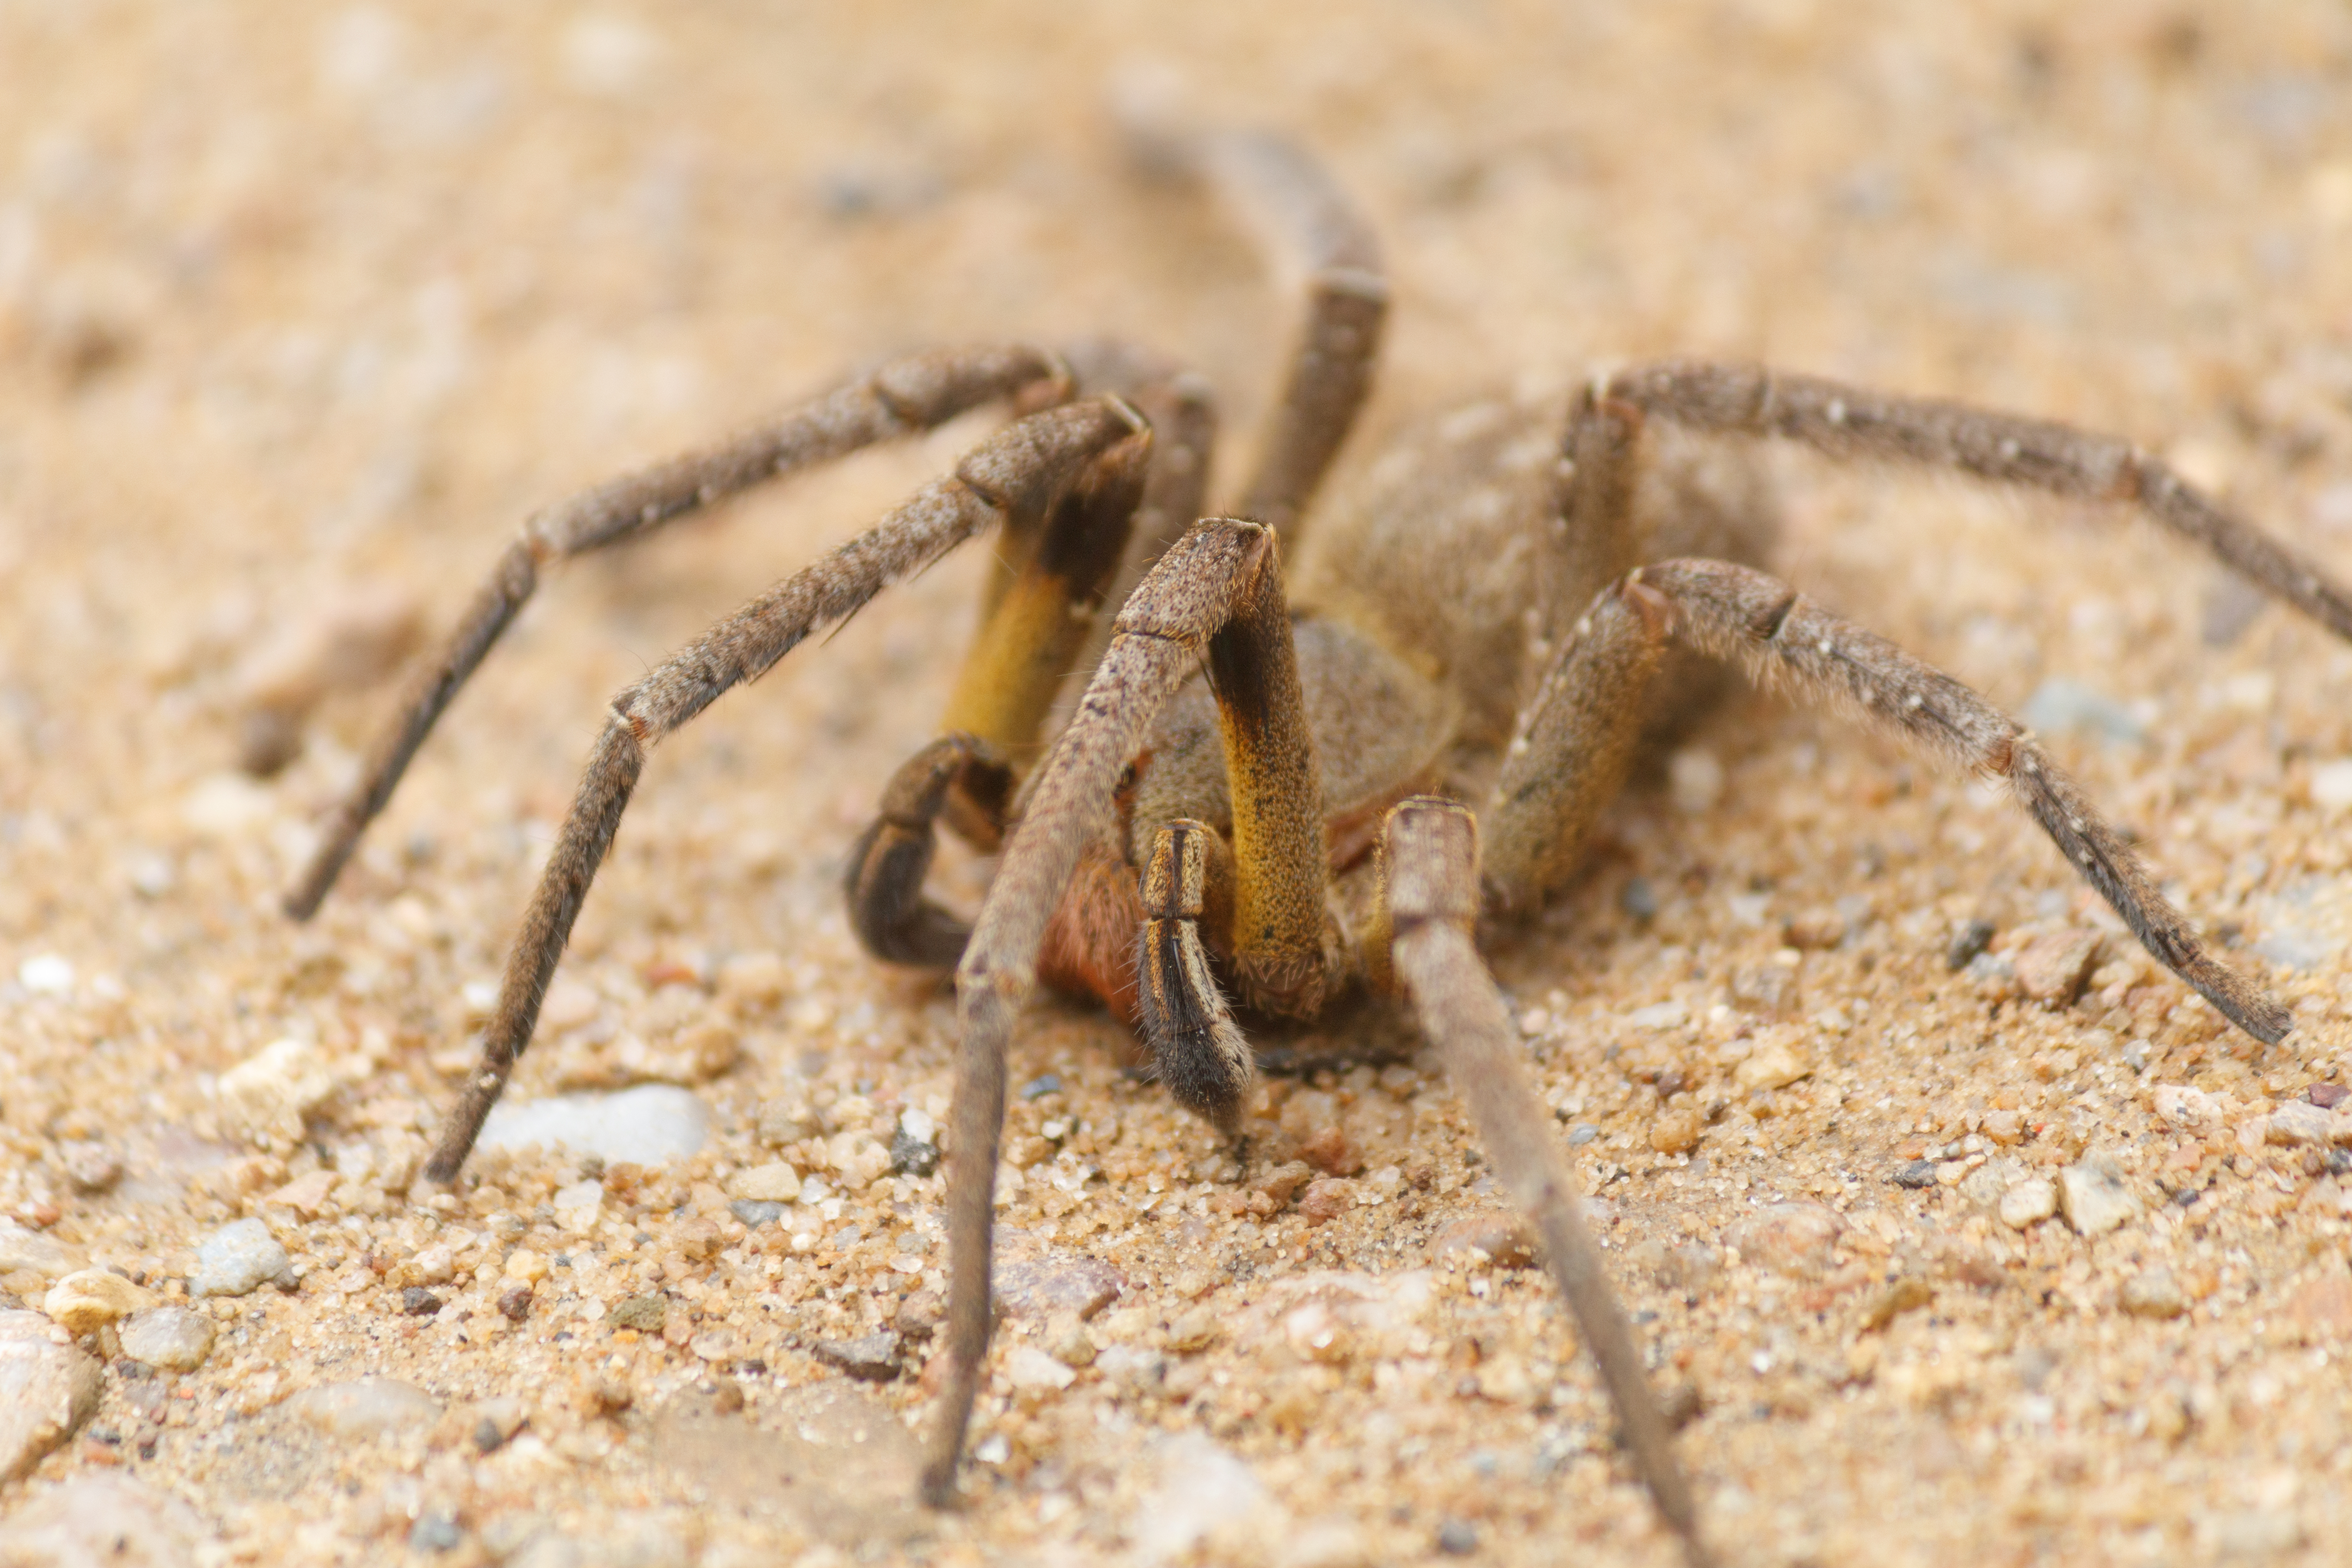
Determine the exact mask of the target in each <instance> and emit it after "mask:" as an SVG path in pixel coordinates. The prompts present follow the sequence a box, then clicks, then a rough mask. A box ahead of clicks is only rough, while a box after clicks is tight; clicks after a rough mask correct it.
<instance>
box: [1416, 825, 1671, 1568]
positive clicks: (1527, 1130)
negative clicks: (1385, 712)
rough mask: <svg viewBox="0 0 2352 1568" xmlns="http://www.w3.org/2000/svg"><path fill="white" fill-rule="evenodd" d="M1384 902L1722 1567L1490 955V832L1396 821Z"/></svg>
mask: <svg viewBox="0 0 2352 1568" xmlns="http://www.w3.org/2000/svg"><path fill="white" fill-rule="evenodd" d="M1381 850H1382V863H1381V868H1380V872H1381V898H1382V900H1383V902H1384V903H1385V904H1386V906H1387V910H1388V917H1387V924H1388V925H1389V927H1390V929H1391V931H1393V933H1394V935H1393V938H1392V952H1393V963H1394V964H1395V968H1396V973H1397V975H1398V978H1399V979H1400V980H1402V982H1403V984H1404V987H1405V990H1406V993H1407V994H1409V995H1410V996H1411V997H1412V1004H1413V1008H1414V1011H1415V1012H1416V1013H1417V1014H1418V1015H1419V1016H1420V1019H1421V1026H1422V1030H1423V1033H1424V1034H1426V1035H1427V1036H1428V1037H1429V1039H1430V1041H1431V1043H1432V1044H1433V1045H1434V1046H1435V1047H1437V1050H1438V1055H1439V1056H1440V1057H1441V1058H1443V1059H1444V1062H1445V1070H1446V1072H1447V1073H1448V1075H1450V1076H1451V1077H1452V1078H1453V1079H1454V1085H1455V1087H1456V1088H1458V1089H1460V1090H1461V1092H1462V1097H1463V1099H1464V1100H1467V1101H1468V1102H1469V1105H1470V1114H1471V1117H1472V1119H1473V1120H1474V1121H1475V1122H1476V1123H1477V1126H1478V1138H1479V1142H1480V1145H1481V1146H1482V1147H1483V1148H1484V1149H1485V1150H1486V1157H1487V1158H1488V1159H1489V1160H1490V1161H1492V1162H1493V1163H1494V1167H1495V1172H1496V1174H1497V1175H1498V1176H1500V1177H1501V1178H1502V1180H1503V1184H1504V1185H1505V1186H1506V1187H1507V1189H1508V1190H1509V1191H1510V1194H1511V1195H1512V1197H1513V1198H1514V1199H1516V1200H1517V1203H1518V1205H1519V1206H1520V1207H1521V1208H1522V1209H1524V1210H1526V1211H1527V1214H1528V1217H1529V1218H1531V1219H1532V1220H1534V1221H1535V1224H1536V1226H1537V1228H1538V1230H1539V1231H1540V1232H1541V1233H1542V1236H1543V1242H1544V1254H1545V1260H1546V1262H1548V1263H1549V1265H1550V1268H1551V1273H1552V1278H1553V1279H1555V1280H1556V1281H1558V1283H1559V1289H1560V1294H1561V1295H1562V1296H1564V1297H1566V1298H1567V1299H1568V1304H1569V1307H1570V1310H1572V1311H1573V1312H1574V1313H1575V1314H1576V1322H1577V1327H1578V1329H1579V1330H1580V1332H1581V1333H1582V1335H1583V1337H1584V1342H1585V1343H1586V1344H1587V1345H1589V1346H1590V1347H1591V1351H1592V1359H1593V1361H1594V1362H1595V1363H1597V1364H1598V1365H1599V1366H1600V1368H1601V1380H1602V1381H1603V1382H1604V1383H1605V1384H1608V1388H1609V1395H1610V1398H1611V1400H1612V1402H1613V1403H1614V1404H1615V1405H1616V1407H1617V1415H1618V1420H1619V1421H1620V1423H1621V1424H1622V1426H1623V1427H1624V1432H1625V1443H1626V1447H1627V1448H1628V1449H1629V1450H1630V1451H1631V1452H1632V1454H1633V1465H1634V1468H1635V1469H1636V1470H1637V1471H1638V1472H1639V1473H1640V1475H1641V1478H1642V1480H1643V1484H1644V1485H1646V1486H1647V1487H1648V1488H1649V1489H1650V1495H1651V1497H1652V1498H1654V1500H1656V1502H1657V1506H1658V1511H1659V1512H1660V1513H1661V1514H1663V1515H1664V1516H1665V1520H1666V1522H1667V1523H1668V1524H1669V1525H1671V1526H1672V1527H1673V1528H1674V1530H1675V1533H1676V1534H1677V1535H1679V1536H1681V1538H1682V1542H1683V1552H1684V1555H1685V1558H1686V1559H1687V1560H1688V1561H1689V1562H1690V1563H1692V1564H1694V1565H1695V1568H1696V1565H1702V1564H1706V1563H1709V1562H1711V1561H1712V1557H1711V1555H1710V1554H1709V1552H1707V1549H1706V1542H1705V1541H1704V1539H1703V1538H1702V1537H1701V1535H1700V1533H1699V1524H1698V1509H1697V1505H1696V1503H1695V1502H1694V1501H1693V1500H1692V1498H1691V1492H1690V1487H1689V1484H1688V1483H1687V1482H1686V1481H1685V1479H1684V1477H1683V1472H1682V1467H1681V1466H1680V1465H1679V1464H1678V1463H1677V1462H1676V1461H1675V1452H1674V1443H1673V1439H1672V1437H1671V1436H1670V1435H1669V1433H1668V1431H1667V1427H1666V1423H1665V1419H1664V1416H1663V1415H1660V1414H1659V1411H1658V1406H1657V1403H1656V1401H1655V1400H1654V1399H1653V1398H1652V1397H1651V1395H1650V1384H1649V1380H1648V1378H1647V1377H1646V1376H1644V1375H1643V1370H1642V1358H1641V1352H1639V1351H1638V1350H1636V1349H1635V1348H1634V1344H1633V1331H1632V1330H1631V1329H1630V1328H1629V1327H1628V1326H1627V1324H1626V1321H1625V1313H1624V1310H1623V1309H1622V1307H1620V1306H1619V1305H1618V1302H1617V1295H1616V1292H1615V1291H1614V1290H1613V1289H1611V1287H1610V1284H1609V1278H1608V1275H1607V1274H1606V1273H1605V1272H1604V1271H1603V1270H1602V1268H1601V1252H1600V1249H1599V1248H1598V1247H1595V1246H1594V1245H1593V1241H1592V1235H1591V1231H1590V1230H1589V1229H1587V1228H1586V1226H1585V1223H1584V1215H1583V1212H1582V1208H1581V1205H1580V1204H1579V1203H1578V1201H1577V1194H1576V1182H1575V1178H1574V1177H1573V1176H1572V1175H1570V1173H1569V1169H1568V1163H1567V1162H1566V1161H1564V1160H1563V1159H1561V1158H1560V1155H1559V1150H1558V1149H1557V1148H1556V1147H1555V1146H1554V1144H1553V1141H1552V1129H1551V1119H1550V1118H1549V1116H1547V1115H1546V1114H1545V1113H1544V1110H1543V1103H1542V1101H1541V1100H1538V1098H1537V1096H1536V1092H1535V1089H1534V1087H1533V1086H1532V1085H1531V1084H1529V1083H1528V1079H1527V1075H1526V1074H1525V1073H1524V1072H1522V1071H1521V1070H1520V1068H1519V1064H1518V1060H1517V1052H1518V1048H1519V1043H1518V1032H1517V1030H1516V1029H1514V1028H1513V1027H1512V1026H1511V1018H1510V1014H1509V1012H1508V1010H1507V1008H1506V1007H1505V1005H1504V1003H1503V997H1502V994H1501V993H1500V992H1499V991H1497V990H1496V988H1495V982H1494V979H1493V977H1492V976H1490V975H1489V974H1488V973H1486V964H1485V963H1483V962H1481V961H1480V959H1479V957H1478V950H1477V948H1476V946H1475V944H1474V943H1473V942H1472V941H1471V936H1470V932H1471V929H1472V927H1473V926H1474V925H1475V922H1476V920H1477V914H1478V838H1477V826H1476V824H1475V821H1474V820H1473V819H1472V817H1471V816H1470V814H1469V812H1468V811H1466V810H1465V809H1464V808H1463V807H1461V806H1459V805H1454V804H1453V803H1452V802H1449V801H1443V800H1432V799H1427V798H1423V799H1417V800H1409V801H1405V802H1403V803H1402V804H1401V805H1397V806H1396V807H1395V808H1393V809H1392V810H1391V811H1390V813H1389V815H1388V820H1387V823H1386V825H1385V830H1384V832H1383V835H1382V842H1381Z"/></svg>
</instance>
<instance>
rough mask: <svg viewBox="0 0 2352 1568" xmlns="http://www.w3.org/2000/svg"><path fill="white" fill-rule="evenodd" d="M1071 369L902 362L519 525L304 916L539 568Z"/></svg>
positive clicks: (1037, 399) (1004, 355)
mask: <svg viewBox="0 0 2352 1568" xmlns="http://www.w3.org/2000/svg"><path fill="white" fill-rule="evenodd" d="M1069 395H1070V382H1069V374H1068V372H1067V371H1066V369H1065V368H1064V367H1063V365H1062V364H1061V363H1060V362H1059V361H1058V360H1056V359H1055V358H1054V356H1052V355H1051V354H1046V353H1040V352H1039V351H1037V350H1034V349H1029V348H1022V347H1006V348H984V349H967V350H953V351H946V352H941V353H928V354H919V355H916V356H914V357H911V358H908V359H903V360H898V361H895V362H893V363H889V364H886V365H884V366H882V367H881V368H880V369H879V370H877V371H875V372H874V373H872V374H869V375H866V376H863V377H861V378H859V379H858V380H857V381H856V382H854V383H852V384H849V385H847V386H845V387H843V388H841V389H840V390H839V391H836V392H834V393H832V394H830V395H826V396H824V397H821V398H819V399H817V400H816V401H815V402H814V403H813V404H810V405H808V406H806V407H804V408H802V409H799V410H796V411H795V412H793V413H792V414H789V415H787V416H784V417H783V418H782V419H779V420H777V421H775V422H773V423H772V424H769V425H766V426H761V427H760V428H758V429H754V430H750V431H746V432H745V433H743V434H742V435H740V436H738V437H734V438H733V439H731V440H729V441H725V442H722V443H720V444H719V445H718V446H716V447H709V448H707V449H705V450H703V451H699V452H690V453H688V454H686V455H685V456H683V457H678V458H671V459H670V460H668V461H667V462H663V463H656V464H655V465H654V466H653V467H651V468H643V469H640V470H638V471H637V472H635V473H634V474H628V475H625V476H624V477H622V478H620V479H613V480H610V481H608V482H607V483H604V484H602V485H599V486H597V487H596V488H595V489H590V490H587V491H584V492H583V493H582V494H580V495H577V496H574V497H573V498H572V499H571V500H567V501H563V502H562V503H560V504H559V505H556V506H553V507H551V508H549V509H548V510H545V511H542V512H541V513H539V514H538V515H537V516H535V517H533V518H532V519H531V520H530V521H529V522H526V523H525V524H524V525H523V530H522V536H521V537H520V538H519V539H517V540H516V541H515V542H514V543H512V544H511V545H509V546H508V547H507V551H506V553H505V554H504V555H502V556H500V557H499V563H498V565H497V567H496V568H495V569H493V571H492V572H491V574H490V577H489V581H488V582H487V583H485V584H483V585H482V587H481V589H480V591H479V592H478V593H477V594H476V595H475V596H474V601H473V603H472V604H470V605H467V608H466V613H465V615H464V616H462V617H461V618H460V620H459V622H458V626H457V632H456V634H455V635H454V636H452V637H451V638H450V639H449V643H448V646H447V647H446V648H445V649H444V650H443V652H442V655H441V660H440V662H439V664H438V665H436V667H435V668H433V669H432V671H431V672H430V673H429V674H428V675H426V676H425V678H424V679H423V680H422V681H421V682H420V683H419V684H418V685H417V686H416V687H415V689H413V690H412V691H411V692H410V694H409V696H408V700H407V703H406V705H405V707H404V709H403V710H402V712H401V715H400V718H399V720H398V721H396V722H395V723H394V724H393V725H392V727H391V728H390V729H388V730H386V731H384V733H383V736H382V737H381V738H380V739H379V740H378V742H376V746H375V750H374V752H373V754H372V755H371V756H370V758H369V760H368V764H367V769H366V772H365V773H363V774H362V776H361V779H360V782H359V784H357V785H356V786H354V787H353V789H352V793H351V794H350V795H348V796H347V797H345V799H344V800H343V802H342V804H341V805H338V806H337V807H336V808H335V811H334V815H333V816H331V817H330V818H329V820H328V822H327V824H326V828H325V833H324V836H323V837H322V838H321V839H320V845H319V847H318V849H317V851H316V852H315V853H314V854H313V855H312V856H311V858H310V865H309V866H308V867H307V868H304V870H303V872H302V876H301V878H300V879H299V880H298V881H297V882H296V883H295V884H294V886H293V888H291V889H289V891H288V892H287V894H286V898H285V910H286V912H287V913H288V914H289V915H291V916H292V917H293V918H294V919H296V920H298V921H307V920H309V919H310V917H311V916H312V915H314V914H316V913H317V912H318V910H319V905H320V901H321V900H324V899H325V898H326V896H327V891H328V889H331V888H332V887H333V886H334V883H335V879H336V878H337V877H338V876H340V875H341V873H342V868H343V867H344V865H345V863H346V862H348V861H349V860H350V859H351V857H352V851H353V850H354V849H355V848H357V847H358V845H359V839H360V835H361V834H362V833H363V832H365V831H366V830H367V826H368V824H369V823H370V822H372V821H373V820H374V819H375V817H376V816H377V814H378V813H380V812H381V811H383V807H384V805H385V803H386V802H387V801H389V800H390V799H391V798H392V792H393V790H394V788H395V787H397V786H398V784H399V783H400V778H401V775H402V774H403V773H405V772H406V771H407V769H408V763H409V760H410V759H411V758H413V757H414V756H415V754H416V750H417V748H418V747H419V746H421V745H423V744H424V743H425V736H427V735H428V734H430V733H431V732H432V730H433V726H434V725H435V724H436V722H437V721H439V720H440V717H441V714H442V711H443V710H445V709H446V708H447V707H448V706H449V704H450V702H451V700H454V699H455V698H456V696H457V689H458V688H459V687H461V686H463V685H464V684H465V683H466V681H467V678H468V677H470V676H471V675H472V674H473V673H474V670H475V668H476V667H477V666H478V665H479V664H480V663H481V662H482V659H483V658H484V657H485V656H486V655H488V652H489V651H490V647H491V645H493V644H494V643H496V642H497V641H498V640H499V636H500V635H501V634H502V633H504V632H505V630H506V629H507V626H509V624H510V623H511V622H512V621H513V620H514V618H515V616H516V615H517V614H518V613H519V612H520V610H521V609H522V606H523V605H524V603H525V602H526V601H528V600H529V599H530V596H531V594H532V592H533V591H534V590H535V589H536V588H537V587H538V585H539V573H540V568H541V567H542V566H545V565H547V564H548V563H551V562H553V561H558V560H562V559H564V558H566V557H569V556H573V555H582V554H585V553H587V552H589V551H592V550H598V549H602V548H603V547H604V546H605V545H608V544H617V543H620V542H624V541H627V540H631V539H635V538H638V537H640V536H642V535H644V534H646V533H648V532H651V531H653V530H655V529H656V528H658V527H660V526H661V525H662V524H664V523H667V522H668V521H672V520H673V519H675V518H678V517H681V516H684V515H685V514H686V513H688V512H690V511H693V510H697V509H698V508H701V507H705V506H709V504H711V503H712V502H713V501H716V500H719V498H720V497H722V496H729V495H733V494H734V493H736V492H737V491H739V490H743V489H750V488H751V486H753V485H756V484H760V483H762V482H764V481H766V480H768V479H777V478H780V477H782V476H783V475H786V474H790V473H793V472H794V471H795V470H797V469H800V468H807V467H809V466H811V465H813V464H815V463H818V462H822V461H824V460H826V459H828V458H837V457H840V456H843V455H844V454H845V453H848V452H853V451H856V449H857V448H859V447H867V446H871V445H873V444H874V443H875V442H877V441H882V440H887V439H889V438H890V437H898V436H906V435H911V434H913V433H915V432H918V431H921V430H928V429H929V428H931V427H932V426H937V425H940V424H943V423H945V422H946V421H947V420H949V419H951V418H953V417H955V416H957V415H959V414H961V413H964V412H965V411H966V410H969V409H971V408H975V407H978V406H979V405H982V404H984V403H990V402H993V401H995V400H997V399H1000V398H1012V399H1013V400H1014V401H1015V402H1016V404H1017V405H1021V406H1023V407H1024V408H1027V409H1034V408H1042V407H1046V406H1049V405H1053V404H1056V403H1061V402H1064V401H1066V400H1067V398H1068V396H1069Z"/></svg>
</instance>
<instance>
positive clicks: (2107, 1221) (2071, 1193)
mask: <svg viewBox="0 0 2352 1568" xmlns="http://www.w3.org/2000/svg"><path fill="white" fill-rule="evenodd" d="M2058 1212H2059V1213H2060V1214H2063V1215H2065V1216H2066V1223H2067V1225H2068V1226H2072V1227H2073V1228H2074V1234H2075V1235H2077V1236H2104V1235H2105V1234H2106V1233H2107V1232H2108V1231H2111V1230H2116V1229H2119V1228H2121V1227H2122V1226H2125V1225H2126V1224H2128V1223H2129V1222H2130V1221H2131V1220H2132V1218H2133V1217H2134V1216H2136V1215H2137V1214H2138V1213H2139V1200H2138V1199H2137V1198H2135V1197H2133V1196H2132V1194H2131V1190H2130V1189H2129V1188H2127V1187H2126V1186H2125V1185H2124V1173H2123V1170H2122V1167H2120V1166H2119V1165H2117V1164H2116V1162H2115V1159H2114V1157H2113V1156H2111V1155H2107V1154H2085V1155H2084V1157H2083V1158H2082V1159H2081V1160H2079V1161H2077V1162H2075V1163H2074V1164H2072V1165H2069V1166H2067V1167H2066V1168H2065V1169H2064V1170H2063V1171H2061V1172H2059V1173H2058Z"/></svg>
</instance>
